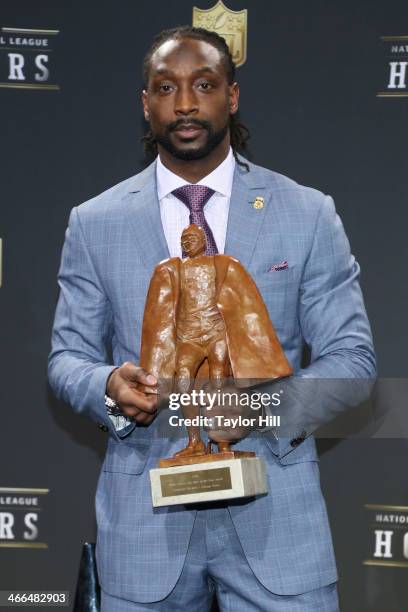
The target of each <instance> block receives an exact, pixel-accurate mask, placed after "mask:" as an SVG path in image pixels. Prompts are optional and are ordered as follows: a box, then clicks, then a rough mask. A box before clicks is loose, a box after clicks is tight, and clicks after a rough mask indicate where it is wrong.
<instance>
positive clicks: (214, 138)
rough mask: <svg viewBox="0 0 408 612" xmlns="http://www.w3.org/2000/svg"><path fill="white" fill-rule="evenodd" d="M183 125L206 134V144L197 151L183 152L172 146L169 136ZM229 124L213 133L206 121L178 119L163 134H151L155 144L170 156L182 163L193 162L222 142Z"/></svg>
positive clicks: (205, 155)
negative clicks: (180, 160) (198, 129)
mask: <svg viewBox="0 0 408 612" xmlns="http://www.w3.org/2000/svg"><path fill="white" fill-rule="evenodd" d="M183 124H189V125H196V126H198V127H200V128H202V129H204V130H206V132H207V142H206V143H205V144H204V145H203V146H202V147H201V148H199V149H192V150H184V149H180V148H178V147H177V146H175V145H174V144H173V142H172V141H171V139H170V134H171V132H173V131H174V130H176V129H177V128H180V127H182V126H183ZM228 128H229V122H228V123H227V124H226V125H225V126H224V127H223V128H222V129H221V130H219V131H218V132H214V130H213V127H212V125H211V124H210V123H209V122H208V121H199V120H198V119H189V120H186V119H184V120H183V119H179V120H178V121H174V123H170V124H169V125H168V126H167V127H166V129H165V131H164V133H163V134H153V136H154V138H155V140H156V142H157V143H158V144H159V145H161V146H162V147H163V149H166V151H168V153H170V155H173V157H176V158H177V159H182V160H184V161H193V160H195V159H203V158H204V157H207V155H209V154H210V153H211V152H212V151H214V149H215V148H216V147H218V145H219V144H220V143H221V142H222V141H223V140H224V138H225V136H226V134H227V133H228Z"/></svg>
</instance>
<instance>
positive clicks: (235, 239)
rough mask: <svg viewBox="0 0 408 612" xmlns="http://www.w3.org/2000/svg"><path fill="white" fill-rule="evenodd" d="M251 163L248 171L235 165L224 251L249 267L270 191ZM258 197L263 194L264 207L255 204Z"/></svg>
mask: <svg viewBox="0 0 408 612" xmlns="http://www.w3.org/2000/svg"><path fill="white" fill-rule="evenodd" d="M243 161H245V162H246V160H243ZM249 165H250V171H249V172H247V171H246V170H245V169H244V168H242V167H241V166H239V165H238V164H236V166H235V172H234V181H233V184H232V193H231V201H230V207H229V214H228V225H227V236H226V241H225V251H224V252H225V254H226V255H232V256H233V257H236V258H237V259H239V260H240V262H241V263H242V264H243V265H244V267H245V268H247V269H248V267H249V265H250V263H251V259H252V254H253V252H254V249H255V245H256V242H257V239H258V234H259V231H260V229H261V227H262V222H263V218H264V214H265V209H266V207H267V205H268V200H269V199H270V195H271V194H270V191H269V190H267V189H266V188H265V180H264V178H263V177H262V176H260V173H259V172H257V169H256V167H254V166H252V164H249ZM256 197H261V198H264V206H263V208H259V209H256V208H254V206H253V204H254V200H255V198H256Z"/></svg>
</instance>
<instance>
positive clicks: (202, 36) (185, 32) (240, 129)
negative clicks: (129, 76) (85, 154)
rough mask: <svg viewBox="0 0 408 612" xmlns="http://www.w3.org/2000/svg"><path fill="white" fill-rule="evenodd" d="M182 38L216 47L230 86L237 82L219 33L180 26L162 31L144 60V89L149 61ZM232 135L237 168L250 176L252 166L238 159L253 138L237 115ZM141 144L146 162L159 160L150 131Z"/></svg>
mask: <svg viewBox="0 0 408 612" xmlns="http://www.w3.org/2000/svg"><path fill="white" fill-rule="evenodd" d="M182 38H194V39H196V40H202V41H204V42H207V43H209V44H210V45H212V46H213V47H215V48H216V49H217V50H218V51H219V53H220V55H221V58H222V61H223V64H224V67H225V72H226V75H227V81H228V85H232V83H233V82H234V80H235V64H234V60H233V59H232V55H231V52H230V50H229V47H228V45H227V43H226V42H225V39H224V38H222V36H219V34H217V33H216V32H211V31H210V30H205V29H204V28H194V27H193V26H179V27H177V28H171V29H168V30H163V31H162V32H160V33H159V34H158V35H157V36H156V37H155V38H154V39H153V43H152V46H151V47H150V49H149V50H148V52H147V53H146V55H145V58H144V60H143V81H144V86H145V88H147V84H148V81H149V70H150V60H151V59H152V56H153V54H154V53H155V52H156V51H157V49H158V48H159V47H160V46H161V45H162V44H163V43H165V42H167V41H168V40H173V39H178V40H180V39H182ZM229 132H230V139H231V148H232V152H233V154H234V157H235V160H236V162H237V164H239V165H240V166H243V167H244V168H245V169H246V170H247V172H249V166H248V164H246V163H245V162H243V161H241V160H240V159H239V157H238V152H242V153H244V152H246V150H247V141H248V139H249V137H250V134H249V130H248V128H246V127H245V126H244V125H243V124H242V123H240V122H239V120H238V119H237V115H230V117H229ZM141 140H142V143H143V148H144V153H145V156H146V157H147V158H152V157H156V155H157V143H156V139H155V138H154V136H153V134H152V131H151V129H150V128H149V129H148V131H147V132H146V134H145V135H144V136H143V137H142V139H141Z"/></svg>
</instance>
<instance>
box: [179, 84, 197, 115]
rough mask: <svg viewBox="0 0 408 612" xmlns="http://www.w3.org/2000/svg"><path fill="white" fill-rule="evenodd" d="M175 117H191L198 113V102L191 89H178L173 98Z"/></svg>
mask: <svg viewBox="0 0 408 612" xmlns="http://www.w3.org/2000/svg"><path fill="white" fill-rule="evenodd" d="M174 112H175V113H176V115H191V114H195V113H197V112H198V101H197V97H196V95H195V93H194V90H193V89H192V88H191V87H180V88H179V89H178V91H177V95H176V98H175V105H174Z"/></svg>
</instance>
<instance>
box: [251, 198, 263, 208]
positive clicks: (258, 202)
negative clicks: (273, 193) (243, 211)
mask: <svg viewBox="0 0 408 612" xmlns="http://www.w3.org/2000/svg"><path fill="white" fill-rule="evenodd" d="M264 204H265V200H264V199H263V198H262V197H261V196H257V197H256V198H255V200H254V203H253V204H252V206H253V207H254V208H255V209H256V210H261V208H263V207H264Z"/></svg>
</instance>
